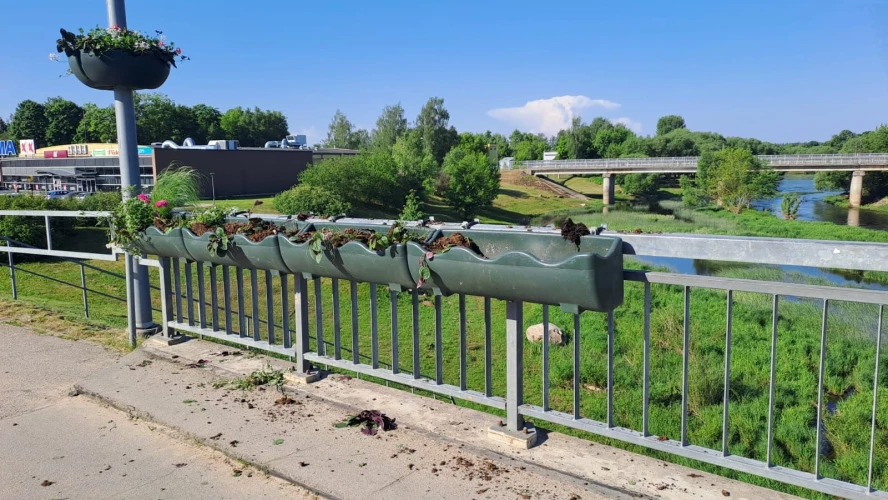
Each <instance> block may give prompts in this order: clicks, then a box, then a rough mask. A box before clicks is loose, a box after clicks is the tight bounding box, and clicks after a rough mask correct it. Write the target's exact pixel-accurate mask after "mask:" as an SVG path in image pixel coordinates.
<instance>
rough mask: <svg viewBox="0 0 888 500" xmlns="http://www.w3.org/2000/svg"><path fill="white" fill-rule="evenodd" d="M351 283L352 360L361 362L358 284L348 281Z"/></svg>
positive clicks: (356, 362) (355, 362)
mask: <svg viewBox="0 0 888 500" xmlns="http://www.w3.org/2000/svg"><path fill="white" fill-rule="evenodd" d="M349 283H350V284H351V323H352V362H353V363H354V364H358V363H360V362H361V351H360V339H359V338H358V284H357V282H354V281H350V282H349Z"/></svg>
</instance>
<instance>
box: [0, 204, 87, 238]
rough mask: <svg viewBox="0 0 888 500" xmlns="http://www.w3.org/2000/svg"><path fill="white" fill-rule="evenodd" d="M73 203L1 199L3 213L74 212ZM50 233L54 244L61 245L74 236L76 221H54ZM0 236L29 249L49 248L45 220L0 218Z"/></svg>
mask: <svg viewBox="0 0 888 500" xmlns="http://www.w3.org/2000/svg"><path fill="white" fill-rule="evenodd" d="M71 201H76V200H47V199H46V198H45V197H43V196H31V195H18V196H0V210H71V208H70V203H71ZM50 232H51V235H52V240H53V243H54V244H55V245H56V246H58V245H60V243H61V242H62V241H64V239H65V238H66V237H70V236H71V235H72V234H74V219H73V218H71V217H64V218H63V217H57V218H54V219H53V220H52V224H51V225H50ZM0 235H3V236H5V237H7V238H11V239H13V240H16V241H19V242H21V243H25V244H27V245H32V246H35V247H41V248H46V225H45V222H44V220H43V217H20V216H7V217H0Z"/></svg>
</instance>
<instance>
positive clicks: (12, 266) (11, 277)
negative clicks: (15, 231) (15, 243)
mask: <svg viewBox="0 0 888 500" xmlns="http://www.w3.org/2000/svg"><path fill="white" fill-rule="evenodd" d="M6 244H7V245H9V246H12V243H11V242H9V241H7V242H6ZM7 255H9V280H10V281H11V282H12V300H18V289H17V288H16V286H15V260H14V259H13V257H12V252H8V253H7Z"/></svg>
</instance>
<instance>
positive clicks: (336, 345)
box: [332, 278, 342, 359]
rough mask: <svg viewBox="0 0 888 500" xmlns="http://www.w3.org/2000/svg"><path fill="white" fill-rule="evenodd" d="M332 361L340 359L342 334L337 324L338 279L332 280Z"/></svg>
mask: <svg viewBox="0 0 888 500" xmlns="http://www.w3.org/2000/svg"><path fill="white" fill-rule="evenodd" d="M332 287H333V359H342V332H341V331H340V328H341V326H342V325H341V324H340V323H339V279H338V278H333V285H332Z"/></svg>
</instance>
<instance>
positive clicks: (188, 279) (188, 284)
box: [185, 260, 194, 326]
mask: <svg viewBox="0 0 888 500" xmlns="http://www.w3.org/2000/svg"><path fill="white" fill-rule="evenodd" d="M191 266H192V263H191V261H188V260H186V261H185V295H187V296H188V299H187V302H185V305H186V306H187V310H188V325H189V326H194V283H192V279H193V278H192V275H191Z"/></svg>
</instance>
